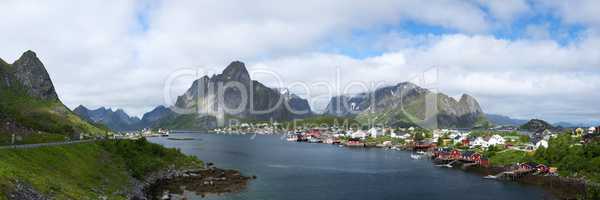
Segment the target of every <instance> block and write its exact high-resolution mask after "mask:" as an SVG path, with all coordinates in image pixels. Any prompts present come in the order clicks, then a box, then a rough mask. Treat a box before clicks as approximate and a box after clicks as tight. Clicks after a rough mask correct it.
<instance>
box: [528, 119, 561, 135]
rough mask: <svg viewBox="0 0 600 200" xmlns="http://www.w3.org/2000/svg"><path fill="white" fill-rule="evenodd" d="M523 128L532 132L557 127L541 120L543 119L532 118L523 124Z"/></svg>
mask: <svg viewBox="0 0 600 200" xmlns="http://www.w3.org/2000/svg"><path fill="white" fill-rule="evenodd" d="M520 128H521V130H526V131H531V132H542V131H545V130H553V129H554V128H555V127H554V126H552V125H551V124H550V123H548V122H546V121H544V120H541V119H532V120H529V122H527V123H525V124H523V125H522V126H521V127H520Z"/></svg>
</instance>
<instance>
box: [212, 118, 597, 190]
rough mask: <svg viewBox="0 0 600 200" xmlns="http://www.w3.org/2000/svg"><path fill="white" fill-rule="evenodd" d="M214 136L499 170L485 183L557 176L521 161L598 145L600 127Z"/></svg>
mask: <svg viewBox="0 0 600 200" xmlns="http://www.w3.org/2000/svg"><path fill="white" fill-rule="evenodd" d="M213 133H216V134H265V135H271V134H278V135H281V138H282V139H285V140H287V141H289V142H308V143H322V144H330V145H338V146H339V147H348V148H384V149H388V150H397V151H410V152H412V153H411V155H410V157H411V158H412V159H431V160H432V163H433V164H435V165H436V166H439V167H447V168H460V169H467V168H471V167H481V168H492V167H494V168H495V169H501V170H500V171H491V172H493V173H494V174H490V175H488V176H485V177H484V178H489V179H503V180H515V179H518V178H521V177H524V176H558V168H557V167H555V166H547V165H544V164H541V163H536V162H533V161H527V162H519V161H520V160H522V158H523V156H527V155H529V156H531V155H533V154H534V153H535V152H536V150H537V149H539V148H548V146H549V144H550V140H551V139H552V138H556V137H558V136H559V135H561V134H563V135H570V137H571V138H572V139H573V140H575V141H578V142H577V143H576V144H575V145H583V144H586V143H590V142H592V141H600V127H589V128H575V129H565V130H548V129H545V130H540V131H536V132H529V131H521V130H519V128H517V127H507V126H499V127H495V128H490V129H478V130H475V129H474V130H470V129H435V130H428V129H422V128H418V127H408V128H390V127H377V126H374V127H370V128H365V127H362V128H358V127H354V128H347V127H346V128H341V127H337V126H320V127H310V128H307V127H301V128H296V129H293V131H292V130H285V128H281V127H280V124H277V123H274V124H267V123H262V124H247V123H243V124H240V125H239V126H236V127H228V128H223V129H214V130H213Z"/></svg>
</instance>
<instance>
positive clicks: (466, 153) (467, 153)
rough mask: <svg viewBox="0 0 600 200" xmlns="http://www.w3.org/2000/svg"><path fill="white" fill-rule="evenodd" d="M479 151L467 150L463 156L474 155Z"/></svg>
mask: <svg viewBox="0 0 600 200" xmlns="http://www.w3.org/2000/svg"><path fill="white" fill-rule="evenodd" d="M476 153H477V152H474V151H465V152H463V153H462V155H463V156H472V155H474V154H476Z"/></svg>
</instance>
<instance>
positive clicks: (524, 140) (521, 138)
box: [519, 135, 530, 143]
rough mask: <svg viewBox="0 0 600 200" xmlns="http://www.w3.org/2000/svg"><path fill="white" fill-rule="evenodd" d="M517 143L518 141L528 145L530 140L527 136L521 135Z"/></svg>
mask: <svg viewBox="0 0 600 200" xmlns="http://www.w3.org/2000/svg"><path fill="white" fill-rule="evenodd" d="M519 141H520V142H521V143H529V141H530V138H529V136H527V135H521V136H519Z"/></svg>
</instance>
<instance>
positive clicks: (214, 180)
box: [129, 167, 256, 200]
mask: <svg viewBox="0 0 600 200" xmlns="http://www.w3.org/2000/svg"><path fill="white" fill-rule="evenodd" d="M255 178H256V176H252V177H247V176H243V175H242V174H241V173H240V172H239V171H236V170H227V169H219V168H216V167H207V168H204V169H187V170H173V169H171V170H165V171H161V172H157V173H154V174H152V175H150V176H148V177H147V178H146V179H145V180H144V181H142V182H139V183H133V185H134V188H133V190H132V192H131V194H130V196H129V199H132V200H153V199H173V198H175V197H180V196H182V195H183V194H184V192H193V193H195V194H196V195H199V196H204V195H208V194H222V193H230V192H239V191H241V190H243V189H245V188H246V185H247V183H248V181H249V180H251V179H255Z"/></svg>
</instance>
